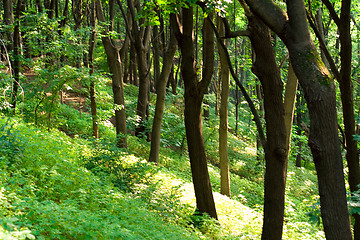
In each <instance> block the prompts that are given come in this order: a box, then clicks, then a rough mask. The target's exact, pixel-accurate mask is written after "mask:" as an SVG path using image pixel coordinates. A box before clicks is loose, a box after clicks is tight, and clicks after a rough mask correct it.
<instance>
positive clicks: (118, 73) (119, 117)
mask: <svg viewBox="0 0 360 240" xmlns="http://www.w3.org/2000/svg"><path fill="white" fill-rule="evenodd" d="M96 16H97V18H98V19H99V21H100V22H103V23H104V22H105V16H104V13H103V10H102V5H101V1H100V0H97V1H96ZM103 35H104V37H102V38H101V40H102V42H103V45H104V48H105V52H106V56H107V62H108V65H109V68H110V72H111V74H112V76H111V78H112V90H113V94H114V107H115V128H116V137H117V140H116V144H117V146H118V147H121V148H126V147H127V140H126V112H125V100H124V83H123V79H122V65H121V59H120V54H119V49H118V48H116V47H115V46H114V44H113V43H112V41H111V39H110V37H109V36H108V34H107V33H106V32H105V33H103Z"/></svg>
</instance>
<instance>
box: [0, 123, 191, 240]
mask: <svg viewBox="0 0 360 240" xmlns="http://www.w3.org/2000/svg"><path fill="white" fill-rule="evenodd" d="M0 123H1V124H0V126H1V132H2V134H1V136H6V137H3V138H1V140H0V142H1V144H2V148H1V149H2V151H4V152H11V150H13V149H19V150H18V151H20V152H21V153H22V154H16V155H17V156H18V158H17V159H15V161H16V162H14V163H12V164H4V163H10V161H9V159H10V157H9V156H8V155H4V156H3V160H4V159H5V160H7V161H1V163H2V165H1V166H0V167H1V171H0V172H1V180H0V181H1V186H2V189H1V191H0V192H1V195H0V196H1V198H0V212H1V216H3V217H1V223H2V225H1V226H2V227H0V235H1V236H13V237H14V238H13V239H25V238H26V237H27V238H29V239H32V238H33V236H36V238H37V239H49V238H51V239H114V238H115V239H143V238H148V239H196V236H195V235H194V234H192V233H190V232H188V231H184V230H182V229H181V228H179V227H177V226H174V225H171V224H166V223H164V222H162V220H161V219H160V218H159V217H158V216H156V215H155V214H153V213H150V212H149V210H147V209H146V205H145V204H144V202H143V201H142V199H144V198H143V197H141V198H139V199H138V200H134V199H131V198H129V197H128V196H127V194H124V193H121V192H119V191H118V190H117V189H118V188H117V186H116V184H115V185H114V184H112V182H111V181H112V180H119V179H116V175H114V174H112V173H109V174H104V172H103V174H100V171H97V175H98V174H99V176H96V175H94V174H93V173H92V172H90V171H88V170H86V169H85V168H83V167H81V166H80V165H79V164H80V163H81V162H83V161H84V159H90V160H92V161H90V160H89V161H88V162H87V163H86V162H85V163H84V164H87V165H88V164H89V163H90V162H92V163H94V162H95V163H98V166H99V162H97V161H100V160H102V162H101V163H103V164H105V166H106V162H105V161H104V160H103V159H101V157H100V156H103V157H104V158H105V160H107V159H114V161H115V158H114V156H112V155H111V154H110V156H107V155H106V154H105V153H110V151H109V150H107V149H106V148H103V150H99V151H98V150H95V149H94V152H93V150H92V147H91V145H87V144H86V142H84V140H81V139H77V140H76V139H74V140H71V139H69V138H68V137H66V136H65V135H64V134H62V133H60V132H56V131H55V132H51V133H47V134H44V133H42V132H41V131H39V130H38V129H36V128H33V127H31V126H30V125H25V124H23V123H21V122H19V121H14V120H7V121H6V120H5V119H4V118H2V119H0ZM17 139H21V141H20V140H17ZM16 146H21V147H16ZM3 149H5V150H3ZM93 154H94V155H93ZM80 156H87V157H88V158H84V157H82V158H80ZM91 156H92V157H91ZM116 156H117V157H120V156H122V158H123V159H122V160H125V159H133V160H130V162H132V163H133V164H134V167H133V168H131V167H127V168H121V170H124V169H125V172H126V171H127V173H132V177H130V178H131V179H129V180H128V183H131V184H134V185H135V184H140V183H139V182H138V183H135V182H136V181H135V180H137V181H140V182H141V181H143V180H146V178H145V179H144V178H142V177H145V175H142V176H141V175H139V174H140V173H141V172H142V170H141V169H145V170H144V172H146V171H148V170H149V169H151V168H150V166H148V167H145V164H143V163H136V161H135V160H134V158H132V157H131V156H129V155H125V154H124V155H122V154H120V153H117V154H116ZM115 167H116V166H115ZM97 169H99V168H97ZM115 169H117V170H120V169H119V167H118V168H115ZM93 170H95V169H93ZM125 172H124V173H125ZM10 176H11V177H10ZM122 176H124V177H126V178H128V177H129V176H125V175H122ZM133 181H135V182H133ZM115 182H117V181H115ZM121 184H122V183H121V181H120V185H121ZM123 186H124V185H123ZM134 191H135V189H134ZM134 194H135V193H134ZM139 196H140V195H139ZM147 197H150V195H147ZM30 231H31V232H30Z"/></svg>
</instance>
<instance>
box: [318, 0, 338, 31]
mask: <svg viewBox="0 0 360 240" xmlns="http://www.w3.org/2000/svg"><path fill="white" fill-rule="evenodd" d="M321 1H322V2H323V4H324V5H325V6H326V8H327V9H328V10H329V12H330V16H331V17H332V19H334V22H335V24H336V25H337V26H338V27H339V25H340V18H339V16H338V15H337V13H336V12H335V9H334V6H333V5H332V4H331V3H330V1H329V0H321Z"/></svg>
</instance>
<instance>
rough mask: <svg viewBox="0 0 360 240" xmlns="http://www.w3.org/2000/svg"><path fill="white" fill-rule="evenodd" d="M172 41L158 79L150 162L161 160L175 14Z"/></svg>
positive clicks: (171, 21)
mask: <svg viewBox="0 0 360 240" xmlns="http://www.w3.org/2000/svg"><path fill="white" fill-rule="evenodd" d="M170 18H171V19H170V41H169V45H168V48H167V51H166V52H165V55H164V58H163V59H164V61H163V62H164V63H163V67H162V71H161V74H160V76H159V79H158V80H157V83H158V85H157V91H156V94H157V97H156V106H155V116H154V121H153V126H152V131H151V149H150V157H149V161H150V162H155V163H158V162H159V153H160V135H161V123H162V118H163V114H164V108H165V96H166V84H167V82H168V79H169V75H170V72H171V68H172V66H173V59H174V55H175V52H176V39H175V35H174V33H173V31H172V30H171V28H172V25H173V24H174V23H173V21H175V16H173V15H171V16H170Z"/></svg>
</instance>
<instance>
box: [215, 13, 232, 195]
mask: <svg viewBox="0 0 360 240" xmlns="http://www.w3.org/2000/svg"><path fill="white" fill-rule="evenodd" d="M217 24H218V29H219V34H220V35H223V34H224V24H223V22H222V20H221V18H220V17H218V16H217ZM218 51H219V60H220V74H219V77H220V81H219V82H220V111H219V116H220V123H219V159H220V179H221V180H220V183H221V194H224V195H226V196H228V197H230V195H231V188H230V174H229V159H228V141H227V138H228V108H229V90H230V74H229V66H228V64H227V62H226V55H225V52H224V49H223V48H222V47H221V46H220V44H219V43H218Z"/></svg>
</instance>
